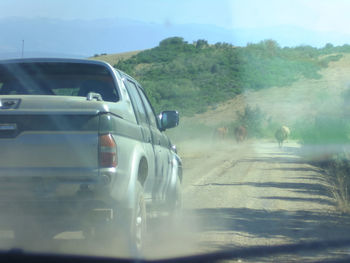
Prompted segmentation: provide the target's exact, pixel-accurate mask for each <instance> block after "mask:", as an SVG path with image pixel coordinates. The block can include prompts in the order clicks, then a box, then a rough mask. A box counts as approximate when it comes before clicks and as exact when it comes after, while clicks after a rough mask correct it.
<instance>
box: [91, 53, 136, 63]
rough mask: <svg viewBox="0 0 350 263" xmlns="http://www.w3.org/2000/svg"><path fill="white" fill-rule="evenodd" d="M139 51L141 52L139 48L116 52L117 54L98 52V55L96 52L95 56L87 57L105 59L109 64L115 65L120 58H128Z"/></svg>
mask: <svg viewBox="0 0 350 263" xmlns="http://www.w3.org/2000/svg"><path fill="white" fill-rule="evenodd" d="M139 52H141V50H137V51H130V52H123V53H118V54H100V55H98V54H96V55H95V56H93V57H90V58H89V59H92V60H100V61H105V62H107V63H109V64H111V65H115V64H117V63H118V62H119V61H120V60H126V59H129V58H131V57H132V56H134V55H137V54H138V53H139Z"/></svg>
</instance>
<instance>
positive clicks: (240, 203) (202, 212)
mask: <svg viewBox="0 0 350 263" xmlns="http://www.w3.org/2000/svg"><path fill="white" fill-rule="evenodd" d="M178 150H179V154H180V155H181V156H182V158H183V165H184V179H183V206H184V209H183V214H182V215H180V216H178V217H177V218H175V219H174V220H173V221H171V220H170V219H168V218H167V217H166V216H165V218H160V219H159V218H149V224H150V227H151V228H152V230H150V231H149V236H148V240H147V242H146V247H145V251H144V256H145V257H146V258H162V257H174V256H181V255H191V254H198V253H205V252H212V251H217V250H220V249H227V248H233V249H239V248H244V247H247V246H257V245H268V246H272V245H278V244H290V243H292V244H295V243H298V242H300V241H319V240H329V239H331V240H334V239H342V238H349V237H350V218H349V216H348V215H346V214H341V213H340V212H337V211H338V210H337V209H336V200H335V199H334V197H333V194H332V186H331V184H330V183H329V182H328V180H327V177H326V176H325V175H324V174H323V171H322V170H321V169H319V168H317V167H315V166H312V165H310V164H308V163H306V162H305V161H304V160H303V159H302V158H301V157H300V156H299V151H300V146H299V145H298V144H296V143H294V142H292V141H289V142H287V143H286V144H285V145H284V147H283V148H282V149H279V148H278V147H277V143H276V142H274V141H255V140H248V141H245V142H243V143H240V144H237V143H236V142H235V141H233V140H231V139H225V140H219V141H216V142H211V141H208V140H198V141H193V140H192V141H190V142H182V143H179V144H178ZM7 245H8V246H9V247H11V246H12V244H11V242H10V243H8V244H7ZM27 245H28V248H29V249H33V250H35V251H49V252H51V251H54V252H60V253H77V254H91V255H96V254H98V255H106V256H125V255H128V254H129V253H130V251H127V252H126V253H124V252H125V251H119V250H118V247H117V246H112V247H113V248H112V249H111V248H110V247H109V248H108V249H107V248H106V247H105V246H104V245H101V244H99V243H89V242H87V241H85V240H84V239H83V237H82V234H81V233H61V234H59V235H57V236H56V237H55V239H54V240H53V241H52V242H49V243H47V244H40V246H39V247H35V246H33V245H35V238H34V239H33V242H30V243H29V244H27ZM3 247H4V248H5V247H6V246H3ZM344 255H347V256H348V255H350V249H342V250H339V249H338V250H333V251H322V252H321V253H316V254H315V253H311V252H310V253H305V252H300V253H293V254H291V255H288V256H286V255H284V256H281V257H280V256H273V257H269V258H266V259H265V258H264V259H262V258H257V259H256V258H250V259H248V261H249V262H255V261H257V262H271V261H275V262H307V261H311V262H312V261H313V260H315V259H325V258H329V257H337V256H344ZM233 261H234V260H233ZM242 261H243V262H246V261H247V260H245V259H242ZM234 262H236V261H234Z"/></svg>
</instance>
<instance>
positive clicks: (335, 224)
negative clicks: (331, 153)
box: [179, 140, 350, 251]
mask: <svg viewBox="0 0 350 263" xmlns="http://www.w3.org/2000/svg"><path fill="white" fill-rule="evenodd" d="M299 149H300V148H299V145H297V144H296V143H293V142H288V143H286V144H285V146H284V147H283V148H282V149H279V148H278V147H277V144H276V143H275V142H269V141H260V142H259V141H248V142H244V143H242V144H237V143H235V142H234V141H231V140H225V141H219V142H217V143H215V144H212V143H208V142H204V141H202V142H199V141H198V142H195V143H193V142H192V143H190V144H189V143H182V144H180V145H179V151H180V154H182V156H183V160H184V181H183V185H184V211H185V212H184V214H185V216H184V217H185V218H187V220H188V222H191V223H192V225H191V227H190V230H189V231H190V232H191V233H192V234H193V235H194V236H195V238H193V240H196V245H197V247H196V249H198V250H201V251H213V250H217V249H221V248H227V247H230V248H235V247H236V248H239V247H245V246H254V245H274V244H284V243H297V242H300V241H314V240H325V239H339V238H346V237H348V236H349V233H350V231H349V230H350V225H349V222H350V220H349V217H348V216H346V215H341V214H340V213H339V212H337V210H336V204H335V200H334V198H333V194H332V186H331V185H330V184H329V182H327V179H326V176H325V175H324V174H323V171H322V170H320V169H319V168H317V167H314V166H311V165H309V164H307V163H306V162H304V161H303V159H302V158H301V157H299V156H298V151H299Z"/></svg>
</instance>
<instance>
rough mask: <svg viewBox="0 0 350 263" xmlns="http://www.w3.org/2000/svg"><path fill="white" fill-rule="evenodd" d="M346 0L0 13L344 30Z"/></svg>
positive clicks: (84, 5) (79, 3) (38, 1)
mask: <svg viewBox="0 0 350 263" xmlns="http://www.w3.org/2000/svg"><path fill="white" fill-rule="evenodd" d="M349 11H350V1H348V0H216V1H213V0H210V1H209V0H183V1H181V0H146V1H145V0H127V1H125V0H74V1H72V0H1V2H0V17H8V16H19V17H37V16H40V17H51V18H63V19H77V18H78V19H100V18H131V19H135V20H140V21H143V22H154V23H164V24H170V25H171V24H188V23H196V24H211V25H216V26H220V27H225V28H257V27H264V26H275V25H294V26H300V27H304V28H307V29H312V30H319V31H334V32H340V33H349V28H350V27H349V26H348V25H349V24H350V16H349V15H348V13H349Z"/></svg>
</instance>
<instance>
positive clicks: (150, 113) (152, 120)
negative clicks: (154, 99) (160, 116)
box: [138, 88, 158, 128]
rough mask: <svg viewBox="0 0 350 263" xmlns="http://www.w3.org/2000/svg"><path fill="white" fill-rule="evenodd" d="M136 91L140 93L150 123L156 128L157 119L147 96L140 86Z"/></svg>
mask: <svg viewBox="0 0 350 263" xmlns="http://www.w3.org/2000/svg"><path fill="white" fill-rule="evenodd" d="M138 91H139V93H140V96H141V99H142V101H143V104H144V106H145V108H146V113H147V116H148V118H149V121H150V124H151V125H152V126H154V127H156V128H157V127H158V125H157V119H156V116H155V114H154V110H153V108H152V106H151V104H150V102H149V100H148V98H147V97H146V94H145V93H144V91H143V90H142V89H141V88H139V89H138Z"/></svg>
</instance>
